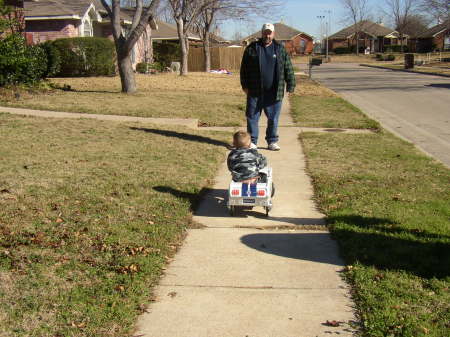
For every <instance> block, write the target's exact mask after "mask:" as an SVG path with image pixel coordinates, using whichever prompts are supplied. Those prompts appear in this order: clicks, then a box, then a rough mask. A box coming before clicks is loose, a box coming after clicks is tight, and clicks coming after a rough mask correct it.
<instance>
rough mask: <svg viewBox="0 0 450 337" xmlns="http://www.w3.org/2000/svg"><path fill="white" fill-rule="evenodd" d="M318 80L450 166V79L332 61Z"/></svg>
mask: <svg viewBox="0 0 450 337" xmlns="http://www.w3.org/2000/svg"><path fill="white" fill-rule="evenodd" d="M312 78H313V79H315V80H318V81H319V82H321V83H322V84H324V85H325V86H327V87H328V88H331V89H333V90H334V91H336V92H338V93H339V94H340V95H341V96H342V97H343V98H345V99H346V100H348V101H349V102H351V103H352V104H354V105H355V106H357V107H359V108H360V109H361V110H363V111H364V112H365V113H366V114H367V115H369V116H370V117H371V118H373V119H375V120H378V121H379V122H380V123H381V124H382V125H383V127H384V128H386V129H387V130H390V131H391V132H393V133H395V134H397V135H398V136H400V137H402V138H403V139H405V140H408V141H410V142H412V143H413V144H415V145H416V146H417V147H418V148H419V149H421V150H422V151H424V152H425V153H427V154H428V155H430V156H432V157H434V158H435V159H437V160H439V161H441V162H442V163H444V164H445V165H447V166H448V167H450V78H446V77H441V76H431V75H422V74H415V73H407V72H400V71H391V70H385V69H376V68H369V67H363V66H359V65H358V64H346V63H328V64H322V65H321V66H319V67H314V68H313V73H312Z"/></svg>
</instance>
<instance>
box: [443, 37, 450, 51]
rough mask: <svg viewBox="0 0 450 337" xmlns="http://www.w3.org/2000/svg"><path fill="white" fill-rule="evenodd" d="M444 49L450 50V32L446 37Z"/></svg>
mask: <svg viewBox="0 0 450 337" xmlns="http://www.w3.org/2000/svg"><path fill="white" fill-rule="evenodd" d="M444 50H450V33H449V35H447V36H445V37H444Z"/></svg>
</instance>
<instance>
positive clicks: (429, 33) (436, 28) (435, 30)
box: [417, 20, 450, 39]
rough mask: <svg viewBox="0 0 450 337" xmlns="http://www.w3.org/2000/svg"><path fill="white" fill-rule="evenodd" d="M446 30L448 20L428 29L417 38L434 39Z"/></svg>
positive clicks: (449, 21) (448, 27) (449, 25)
mask: <svg viewBox="0 0 450 337" xmlns="http://www.w3.org/2000/svg"><path fill="white" fill-rule="evenodd" d="M447 29H450V20H448V21H447V22H444V23H441V24H439V25H436V26H433V27H431V28H430V29H428V30H426V31H424V32H423V33H421V34H419V35H418V36H417V37H418V38H419V39H424V38H425V39H426V38H430V37H435V36H436V35H438V34H439V33H441V32H443V31H445V30H447Z"/></svg>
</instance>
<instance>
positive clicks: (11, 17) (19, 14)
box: [0, 0, 25, 37]
mask: <svg viewBox="0 0 450 337" xmlns="http://www.w3.org/2000/svg"><path fill="white" fill-rule="evenodd" d="M4 5H5V6H10V7H12V9H13V10H12V11H11V13H8V14H7V15H5V16H4V17H1V18H2V19H5V20H8V21H9V22H10V25H9V27H7V28H6V30H5V31H0V37H2V36H3V35H6V34H10V33H21V32H23V31H24V29H25V21H24V15H23V0H4Z"/></svg>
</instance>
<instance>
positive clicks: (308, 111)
mask: <svg viewBox="0 0 450 337" xmlns="http://www.w3.org/2000/svg"><path fill="white" fill-rule="evenodd" d="M297 83H299V84H300V85H298V86H297V87H296V89H295V94H294V95H292V97H291V111H292V116H293V118H294V121H295V123H296V124H297V125H299V126H305V127H339V128H354V129H378V128H379V124H378V122H376V121H374V120H372V119H369V118H367V117H366V116H365V115H364V114H363V113H362V112H361V110H359V109H358V108H356V107H355V106H353V105H351V104H350V103H348V102H347V101H345V100H344V99H342V98H341V97H339V96H338V95H337V94H336V93H335V92H334V91H332V90H330V89H327V88H325V87H323V86H321V85H320V84H318V83H317V82H315V81H313V80H311V79H309V78H308V77H307V76H297Z"/></svg>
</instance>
